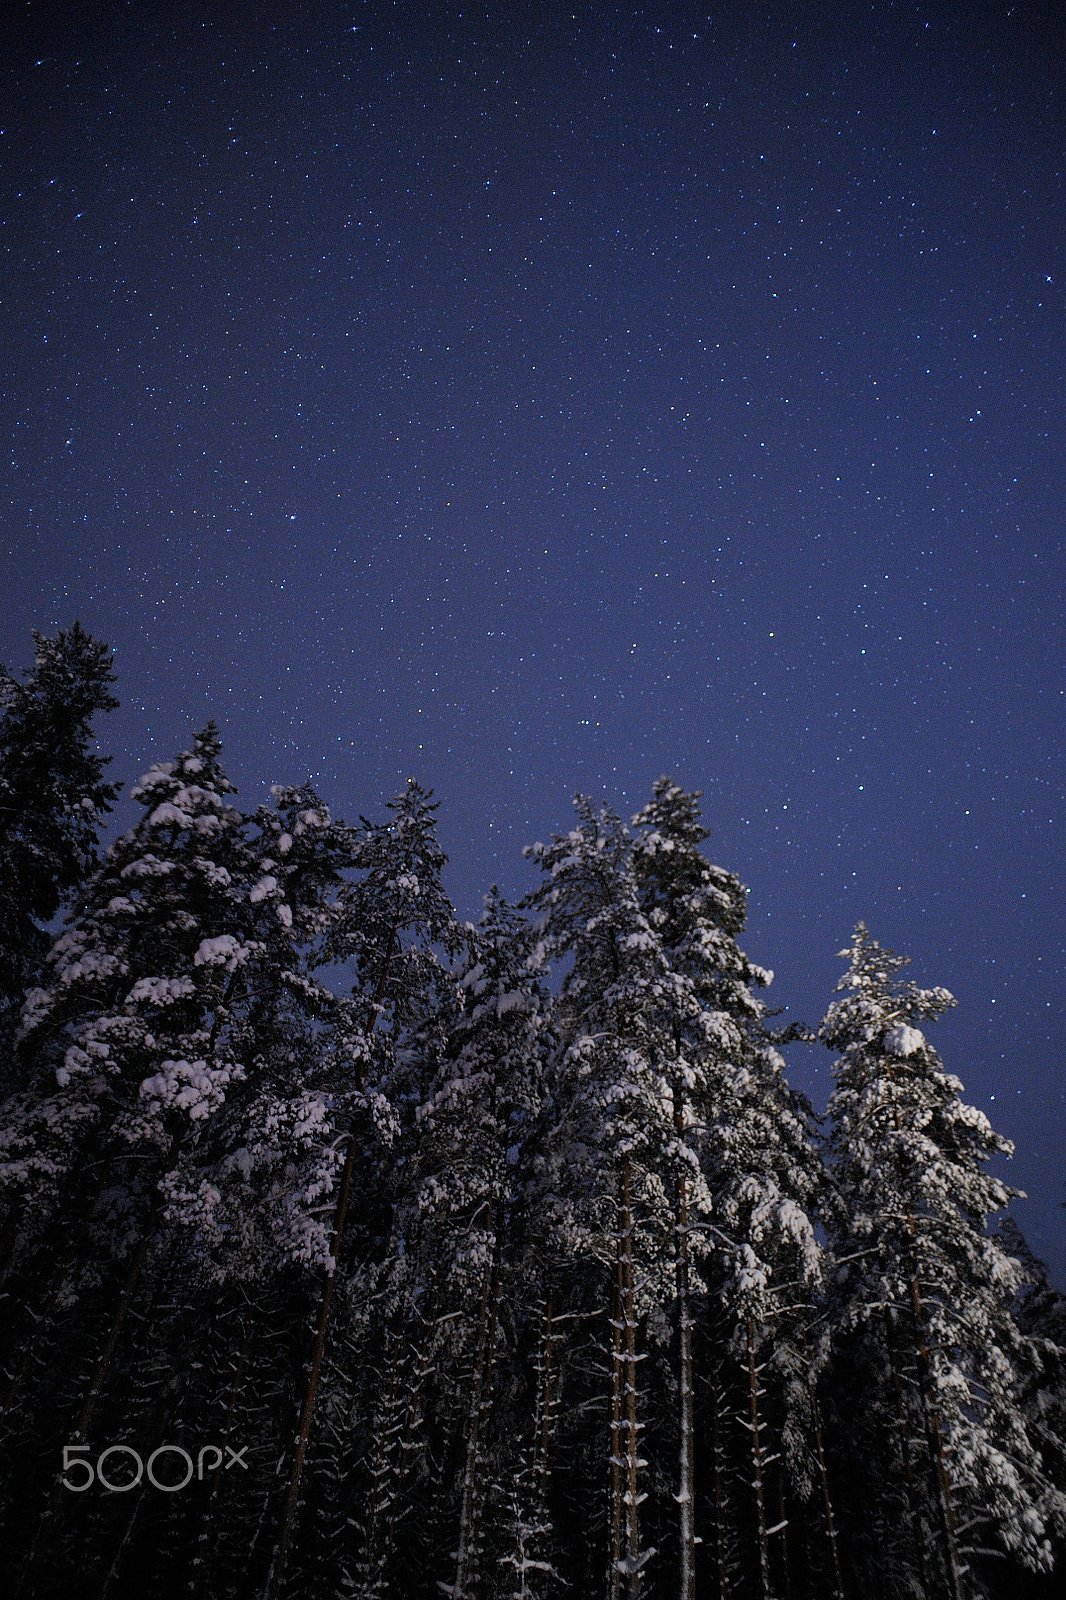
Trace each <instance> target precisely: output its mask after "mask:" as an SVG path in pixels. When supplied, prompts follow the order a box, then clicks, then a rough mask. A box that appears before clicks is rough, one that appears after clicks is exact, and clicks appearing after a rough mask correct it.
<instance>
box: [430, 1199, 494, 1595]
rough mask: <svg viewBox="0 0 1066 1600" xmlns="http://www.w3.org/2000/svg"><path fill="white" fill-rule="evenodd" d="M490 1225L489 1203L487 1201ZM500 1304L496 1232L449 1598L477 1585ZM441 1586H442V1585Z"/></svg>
mask: <svg viewBox="0 0 1066 1600" xmlns="http://www.w3.org/2000/svg"><path fill="white" fill-rule="evenodd" d="M489 1227H490V1228H491V1227H492V1206H491V1202H490V1205H489ZM499 1308H500V1237H499V1233H497V1234H496V1236H495V1238H494V1242H493V1248H492V1259H491V1261H490V1262H488V1263H487V1264H486V1267H485V1275H484V1279H483V1282H482V1286H481V1303H480V1308H479V1311H478V1333H477V1353H476V1356H475V1359H474V1383H473V1390H472V1394H471V1401H470V1423H469V1428H468V1431H467V1439H466V1469H465V1472H464V1474H463V1498H462V1506H461V1509H460V1513H459V1548H458V1550H457V1551H456V1555H455V1581H454V1583H453V1584H452V1585H451V1586H450V1587H449V1588H447V1589H443V1592H444V1593H446V1594H450V1595H451V1596H452V1600H471V1595H472V1594H473V1591H474V1589H475V1588H476V1587H477V1578H478V1571H477V1568H478V1555H479V1544H480V1526H481V1509H482V1494H481V1478H482V1453H483V1437H482V1436H483V1432H484V1426H485V1423H486V1421H487V1420H488V1416H487V1414H488V1410H489V1405H490V1390H491V1384H492V1372H493V1367H494V1365H495V1359H496V1322H497V1318H498V1315H499ZM442 1587H443V1586H442Z"/></svg>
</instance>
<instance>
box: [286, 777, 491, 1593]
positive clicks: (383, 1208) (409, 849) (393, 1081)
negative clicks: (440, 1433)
mask: <svg viewBox="0 0 1066 1600" xmlns="http://www.w3.org/2000/svg"><path fill="white" fill-rule="evenodd" d="M388 809H389V811H390V813H391V815H390V818H389V820H388V821H387V822H386V823H383V824H374V823H370V822H367V821H366V819H363V824H362V831H361V834H360V836H359V837H358V839H357V840H356V844H355V851H354V866H355V869H356V876H355V877H353V878H352V879H351V880H350V881H348V882H347V883H346V885H345V887H344V889H343V891H342V893H341V894H340V896H339V899H338V904H337V908H336V915H335V917H334V918H333V920H332V926H331V928H330V931H329V934H328V936H327V938H326V939H325V942H324V946H323V959H324V960H328V961H330V962H333V963H338V964H346V965H349V966H350V967H351V968H352V969H353V970H354V978H355V981H354V985H353V990H352V1000H353V1006H352V1016H353V1022H352V1025H351V1030H350V1040H349V1051H348V1054H349V1059H350V1061H351V1079H352V1082H351V1084H350V1087H351V1088H354V1090H355V1091H356V1092H357V1093H358V1094H359V1095H360V1096H362V1097H363V1098H365V1099H367V1100H368V1101H372V1102H373V1103H375V1104H378V1105H385V1106H387V1107H388V1112H387V1116H388V1120H389V1123H390V1129H391V1128H392V1127H393V1123H392V1118H393V1116H395V1118H396V1125H395V1131H396V1135H397V1138H396V1147H395V1149H394V1150H393V1152H392V1153H391V1155H390V1157H389V1160H390V1162H391V1163H392V1165H391V1167H390V1168H389V1170H388V1171H386V1170H385V1168H384V1167H383V1166H382V1163H381V1156H380V1152H379V1150H378V1149H377V1147H376V1146H374V1142H373V1141H370V1144H371V1146H373V1148H368V1147H367V1145H366V1144H365V1142H364V1141H361V1140H360V1138H359V1136H358V1134H359V1130H358V1129H352V1130H351V1131H350V1132H349V1134H348V1136H347V1138H346V1141H345V1143H346V1150H345V1154H344V1160H343V1163H342V1165H341V1167H340V1170H339V1174H338V1178H337V1182H336V1185H335V1187H334V1189H333V1190H332V1192H331V1197H330V1198H331V1200H332V1209H331V1212H330V1213H329V1214H328V1215H329V1222H328V1232H329V1236H330V1246H329V1251H328V1255H327V1257H326V1259H325V1262H324V1269H323V1282H322V1285H321V1290H320V1293H319V1295H318V1305H317V1310H316V1314H315V1323H314V1336H313V1340H312V1346H311V1355H310V1360H309V1362H308V1366H307V1375H306V1380H305V1382H304V1384H303V1385H302V1391H303V1392H302V1400H301V1403H300V1416H299V1422H298V1426H297V1432H296V1441H295V1446H294V1450H293V1455H292V1460H291V1466H290V1470H289V1475H288V1489H287V1493H286V1498H285V1504H284V1507H283V1509H282V1512H281V1518H280V1527H279V1533H278V1538H277V1544H276V1547H275V1551H274V1558H273V1562H272V1565H271V1573H270V1579H269V1583H268V1596H269V1600H276V1597H277V1596H279V1595H280V1594H281V1593H282V1590H283V1586H284V1584H285V1582H286V1569H287V1566H288V1561H289V1551H290V1547H291V1545H292V1541H293V1537H294V1534H295V1531H296V1524H297V1513H298V1507H299V1502H300V1487H301V1482H302V1478H303V1471H304V1463H305V1460H306V1458H307V1453H308V1448H309V1445H310V1442H311V1436H312V1429H313V1425H314V1417H315V1408H316V1403H317V1395H318V1388H319V1382H320V1378H321V1374H322V1367H323V1360H324V1356H325V1352H326V1344H327V1338H328V1335H329V1330H330V1320H331V1315H332V1311H333V1305H334V1294H335V1287H336V1283H337V1276H338V1264H339V1262H340V1260H341V1257H342V1255H343V1254H345V1253H348V1254H349V1255H350V1254H351V1248H352V1247H351V1242H350V1240H349V1239H348V1238H347V1236H346V1226H347V1223H348V1217H349V1202H350V1199H351V1195H352V1188H353V1180H354V1179H355V1176H356V1172H357V1168H360V1166H361V1165H362V1167H363V1168H364V1169H365V1170H364V1172H363V1177H364V1181H363V1183H362V1184H361V1186H360V1189H361V1199H362V1200H363V1201H364V1202H365V1204H364V1207H363V1208H362V1209H363V1213H364V1214H363V1216H362V1217H361V1218H360V1223H361V1232H362V1234H363V1239H362V1244H363V1250H362V1258H363V1260H364V1262H365V1261H366V1260H367V1258H368V1255H371V1254H372V1253H373V1252H374V1250H375V1249H376V1250H377V1251H378V1252H379V1260H380V1252H381V1251H382V1250H384V1249H386V1248H387V1244H388V1236H389V1233H390V1227H389V1223H388V1221H386V1220H385V1218H386V1216H387V1213H388V1210H389V1209H390V1203H391V1196H390V1195H389V1192H388V1191H389V1187H390V1183H391V1177H390V1175H389V1174H390V1172H394V1171H396V1170H402V1169H403V1168H405V1166H406V1163H407V1161H408V1160H409V1156H410V1140H409V1139H405V1134H409V1132H410V1130H411V1129H412V1128H413V1125H414V1115H415V1110H416V1108H417V1107H418V1105H419V1104H421V1102H422V1099H423V1098H424V1096H425V1092H426V1088H427V1085H428V1078H429V1075H430V1073H431V1071H432V1068H429V1069H428V1070H427V1068H426V1065H425V1063H426V1057H427V1049H428V1054H429V1056H430V1057H431V1058H432V1054H433V1051H432V1048H431V1047H427V1040H428V1039H430V1038H432V1037H433V1035H434V1034H435V1033H436V1034H438V1035H439V1034H440V1033H442V1032H443V1031H444V1030H445V1026H446V1018H447V1017H448V1016H449V1015H450V1014H451V1013H452V1012H453V1011H454V987H455V985H454V979H453V978H452V977H451V975H450V973H449V971H448V968H447V966H446V965H445V964H444V963H443V962H442V960H441V957H440V955H439V954H438V952H439V951H442V950H443V951H445V952H453V951H455V950H457V949H458V948H460V947H461V945H462V943H463V938H464V936H463V932H462V929H461V928H460V927H459V924H458V923H457V921H456V918H455V913H454V910H453V908H452V906H451V903H450V901H449V900H448V898H447V896H446V894H445V893H444V889H443V886H442V884H441V872H442V870H443V867H444V865H445V862H446V857H445V855H444V853H443V851H442V850H441V848H440V846H439V844H438V843H437V838H436V821H435V815H434V813H435V811H436V806H435V804H434V803H433V800H432V796H431V794H430V793H429V791H427V790H425V789H423V788H422V786H421V785H420V784H419V783H417V782H416V781H415V780H414V779H411V780H409V781H408V784H407V786H406V788H405V790H404V791H403V792H401V794H400V795H398V796H397V798H396V799H395V800H393V801H390V802H389V807H388ZM382 1021H383V1023H384V1026H383V1027H381V1028H379V1027H378V1024H379V1022H382ZM375 1034H376V1035H377V1038H378V1041H379V1043H378V1044H377V1045H375V1043H374V1041H373V1038H372V1036H374V1035H375ZM371 1073H373V1074H374V1076H373V1077H371ZM371 1169H374V1170H371ZM375 1226H377V1228H378V1233H377V1238H376V1240H375V1241H374V1242H370V1241H369V1240H368V1239H367V1234H368V1233H373V1231H374V1229H375ZM357 1259H358V1253H357Z"/></svg>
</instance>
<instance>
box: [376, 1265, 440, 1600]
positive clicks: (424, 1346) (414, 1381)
mask: <svg viewBox="0 0 1066 1600" xmlns="http://www.w3.org/2000/svg"><path fill="white" fill-rule="evenodd" d="M439 1279H440V1265H439V1263H437V1265H435V1266H434V1268H433V1280H432V1284H431V1287H430V1292H429V1298H428V1300H427V1303H426V1310H425V1313H424V1314H423V1318H422V1320H423V1324H424V1329H425V1331H424V1334H423V1337H422V1342H421V1344H420V1346H419V1350H418V1357H417V1360H416V1362H415V1370H414V1372H413V1374H412V1376H411V1382H410V1388H409V1390H408V1394H407V1406H406V1412H405V1416H404V1421H403V1431H402V1434H401V1437H400V1450H399V1455H398V1457H397V1459H396V1462H395V1464H394V1466H393V1468H392V1470H391V1472H390V1471H389V1470H388V1457H389V1454H390V1453H391V1450H392V1445H393V1430H392V1429H391V1427H390V1425H389V1415H390V1411H391V1404H390V1403H389V1402H390V1400H391V1395H390V1396H389V1397H388V1398H387V1401H386V1404H385V1406H384V1407H383V1408H382V1430H381V1434H380V1435H379V1439H378V1450H377V1457H378V1462H379V1463H380V1465H379V1466H378V1467H377V1468H376V1470H375V1478H376V1485H377V1487H376V1491H375V1499H374V1502H373V1504H372V1506H371V1510H370V1519H369V1526H368V1528H367V1534H366V1540H365V1543H364V1546H363V1550H362V1553H361V1555H360V1557H359V1567H358V1576H357V1588H356V1593H357V1594H358V1595H359V1596H360V1600H377V1597H378V1596H379V1595H381V1594H382V1593H383V1591H384V1588H385V1572H386V1568H387V1566H388V1562H389V1557H390V1556H391V1554H392V1547H393V1537H394V1533H395V1527H396V1502H397V1500H398V1499H399V1497H400V1491H401V1490H402V1488H403V1485H404V1482H405V1480H406V1477H407V1468H408V1464H409V1462H410V1459H411V1456H412V1454H413V1453H414V1448H415V1440H416V1437H417V1433H418V1420H419V1413H420V1409H421V1397H422V1385H423V1384H424V1382H425V1380H426V1377H427V1376H428V1374H429V1371H430V1366H431V1362H432V1356H433V1342H434V1338H435V1335H436V1331H437V1323H436V1320H435V1310H436V1304H437V1288H438V1284H439ZM401 1355H402V1347H401V1348H399V1349H398V1350H397V1353H396V1357H395V1360H394V1363H393V1369H392V1371H393V1377H392V1378H390V1389H391V1390H393V1391H394V1389H395V1387H396V1385H398V1380H399V1372H400V1360H401Z"/></svg>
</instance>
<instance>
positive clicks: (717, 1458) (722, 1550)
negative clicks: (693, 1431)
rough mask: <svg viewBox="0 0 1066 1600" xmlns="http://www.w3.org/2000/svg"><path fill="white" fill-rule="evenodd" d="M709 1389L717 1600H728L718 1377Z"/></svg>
mask: <svg viewBox="0 0 1066 1600" xmlns="http://www.w3.org/2000/svg"><path fill="white" fill-rule="evenodd" d="M709 1381H710V1389H711V1457H712V1460H713V1462H714V1525H715V1555H716V1556H717V1558H718V1595H719V1600H729V1594H730V1585H729V1559H728V1551H727V1549H726V1520H725V1519H726V1503H725V1460H724V1449H723V1443H722V1422H721V1417H722V1408H721V1395H720V1393H719V1389H718V1375H717V1373H712V1374H711V1377H710V1380H709Z"/></svg>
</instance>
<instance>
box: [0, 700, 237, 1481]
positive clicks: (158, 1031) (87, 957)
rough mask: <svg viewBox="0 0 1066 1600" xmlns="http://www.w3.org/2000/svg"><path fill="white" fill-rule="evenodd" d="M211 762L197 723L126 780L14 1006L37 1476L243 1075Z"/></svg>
mask: <svg viewBox="0 0 1066 1600" xmlns="http://www.w3.org/2000/svg"><path fill="white" fill-rule="evenodd" d="M218 758H219V741H218V736H217V734H216V732H215V730H214V729H213V728H211V727H209V728H208V729H206V730H205V732H204V733H203V734H201V735H200V736H199V737H198V738H197V739H196V741H195V743H194V745H193V748H192V749H190V750H187V751H185V752H183V754H182V755H180V756H179V757H178V759H177V761H176V762H167V763H162V764H159V765H157V766H155V767H153V768H152V769H151V770H150V771H149V772H148V773H147V774H146V775H145V777H144V778H143V779H142V780H141V782H140V784H139V785H138V786H137V787H136V788H135V789H134V791H133V796H134V798H135V799H138V800H139V801H140V802H141V804H142V806H143V807H144V815H143V817H142V819H141V821H140V822H139V823H138V824H137V826H136V827H135V828H133V829H132V830H131V831H130V832H129V833H127V834H125V835H124V836H123V837H122V838H121V839H119V840H118V841H117V842H116V844H114V845H113V846H112V847H111V849H110V850H109V852H108V855H107V858H106V860H105V862H104V863H103V865H102V866H101V867H100V868H99V870H98V871H97V873H96V874H95V875H94V877H93V878H92V880H91V881H90V883H89V884H88V885H87V886H86V889H85V891H84V892H83V895H82V898H81V904H80V908H79V910H78V912H77V914H76V915H75V916H74V917H73V918H72V919H71V921H70V922H69V924H68V926H67V927H66V929H65V930H64V931H63V933H62V934H61V935H60V937H59V938H58V939H57V940H56V943H55V945H54V946H53V949H52V951H51V952H50V955H49V958H48V967H49V977H50V983H49V986H48V987H47V988H42V989H39V990H36V991H34V992H32V993H31V994H30V995H29V997H28V998H27V1001H26V1003H25V1006H24V1010H23V1035H22V1041H21V1046H20V1048H21V1050H22V1051H23V1055H24V1059H25V1061H26V1068H27V1073H28V1081H27V1085H26V1087H25V1089H24V1090H22V1091H21V1092H20V1093H19V1094H17V1095H15V1096H13V1097H11V1099H10V1100H9V1101H8V1102H7V1103H6V1105H5V1107H4V1116H3V1125H4V1136H3V1151H4V1161H3V1165H2V1167H0V1183H2V1184H3V1188H4V1190H5V1199H6V1200H7V1203H8V1204H9V1205H10V1206H11V1208H12V1213H13V1215H14V1216H15V1217H16V1218H17V1223H16V1254H15V1258H14V1263H13V1268H12V1277H11V1280H10V1281H11V1287H12V1289H13V1291H14V1292H15V1294H16V1295H18V1297H19V1298H20V1299H21V1300H22V1301H23V1302H24V1303H25V1304H26V1305H27V1309H28V1311H29V1313H30V1316H29V1320H28V1322H25V1323H23V1324H22V1325H21V1337H20V1341H19V1342H21V1344H23V1345H28V1346H30V1347H31V1348H34V1349H36V1348H38V1347H41V1346H42V1343H45V1344H49V1345H50V1347H51V1349H52V1356H51V1360H50V1362H49V1364H48V1366H49V1370H50V1371H51V1372H52V1374H53V1378H52V1380H51V1381H50V1382H49V1383H47V1384H42V1383H41V1382H40V1380H39V1378H38V1380H37V1381H36V1382H35V1383H34V1384H33V1386H32V1390H30V1389H29V1387H28V1386H25V1385H24V1386H23V1387H22V1390H21V1393H19V1392H18V1390H19V1380H20V1377H21V1375H22V1372H23V1368H24V1366H25V1362H24V1361H22V1362H21V1363H20V1362H19V1354H18V1343H16V1351H15V1364H16V1369H15V1371H14V1372H13V1374H12V1385H11V1387H12V1389H13V1390H14V1391H16V1392H15V1393H13V1394H10V1395H9V1397H8V1398H9V1405H10V1409H9V1421H11V1420H12V1419H13V1420H14V1421H15V1422H17V1423H21V1425H23V1426H30V1427H31V1429H32V1432H33V1434H34V1436H35V1437H36V1439H37V1445H36V1450H35V1456H36V1459H37V1460H38V1461H39V1462H40V1463H41V1466H42V1470H44V1471H45V1472H46V1476H47V1477H50V1476H51V1474H50V1471H48V1470H47V1469H48V1468H50V1459H47V1460H46V1458H47V1457H48V1455H49V1450H50V1448H51V1445H52V1444H54V1442H55V1439H56V1438H57V1437H59V1436H61V1442H63V1443H71V1442H73V1443H75V1444H77V1443H80V1442H81V1441H82V1440H84V1438H85V1437H86V1434H87V1433H88V1431H89V1428H90V1426H91V1424H92V1422H93V1417H94V1414H95V1412H96V1409H97V1406H98V1404H99V1403H100V1401H101V1399H102V1398H103V1396H104V1394H105V1392H106V1389H107V1387H108V1384H109V1381H110V1375H111V1368H112V1365H113V1363H114V1361H115V1360H116V1357H117V1354H118V1351H119V1347H120V1340H121V1338H122V1335H123V1331H124V1326H125V1324H126V1321H127V1318H128V1316H129V1313H130V1310H131V1308H132V1307H133V1305H134V1302H135V1299H136V1296H137V1295H138V1293H139V1291H140V1286H141V1280H142V1277H143V1275H144V1272H145V1269H146V1266H148V1264H149V1262H150V1258H151V1257H152V1254H153V1250H154V1248H155V1246H156V1243H157V1240H158V1239H159V1237H160V1235H161V1233H162V1232H163V1231H164V1213H165V1211H166V1208H167V1204H168V1198H170V1197H171V1195H172V1192H173V1185H174V1184H175V1183H179V1182H180V1181H181V1175H182V1170H183V1164H185V1163H186V1162H187V1161H188V1160H189V1158H190V1156H191V1153H192V1151H193V1150H194V1148H195V1146H196V1144H197V1142H198V1140H199V1138H200V1137H201V1136H202V1134H203V1131H204V1129H205V1128H206V1126H207V1125H208V1123H209V1122H210V1119H211V1118H212V1117H213V1116H215V1115H216V1114H217V1113H218V1112H219V1110H220V1109H221V1107H222V1106H223V1105H224V1104H225V1102H226V1098H227V1095H228V1094H229V1093H230V1091H231V1089H232V1087H233V1086H234V1085H235V1084H236V1083H238V1082H239V1081H240V1080H241V1079H242V1078H243V1077H244V1074H245V1066H246V1063H245V1061H244V1060H243V1059H242V1051H241V1050H240V1049H239V1048H238V1034H239V1033H240V1022H239V1018H240V1017H241V1015H242V1012H243V1010H244V1007H245V1004H246V1000H247V994H248V989H247V973H248V968H249V964H250V963H251V962H252V961H253V960H254V959H255V957H256V956H257V955H258V953H259V950H260V943H259V941H257V940H256V938H255V930H254V926H253V916H252V913H253V911H254V907H253V906H252V904H251V900H250V893H251V889H252V887H253V885H254V884H255V882H256V881H257V879H258V877H259V876H260V874H259V873H258V871H257V870H256V862H255V860H254V859H253V858H252V856H251V855H250V852H249V851H248V848H247V844H246V841H245V839H244V832H243V826H244V819H243V818H242V816H241V815H240V813H239V812H238V811H237V810H236V809H235V808H234V807H233V806H231V805H230V804H229V800H228V796H229V794H230V793H231V790H232V786H231V784H230V783H229V781H228V779H227V778H226V777H225V775H224V773H223V772H222V769H221V767H220V765H219V759H218ZM193 1187H194V1188H195V1187H196V1185H195V1184H194V1185H193ZM200 1199H201V1200H202V1202H203V1203H204V1204H205V1205H206V1204H209V1201H210V1196H209V1194H207V1193H206V1192H205V1191H200ZM54 1260H57V1261H58V1267H56V1266H54V1265H53V1262H54ZM60 1350H62V1351H63V1354H62V1355H60V1354H59V1353H58V1352H59V1351H60ZM75 1352H77V1353H75ZM81 1352H88V1353H89V1357H90V1368H89V1369H87V1368H86V1365H85V1357H84V1355H83V1354H81ZM34 1362H35V1368H36V1369H37V1370H38V1371H39V1367H40V1361H39V1357H36V1356H35V1358H34ZM75 1395H78V1398H77V1399H75ZM55 1449H56V1450H58V1444H55ZM29 1488H30V1485H29V1483H27V1492H29ZM19 1499H20V1501H21V1499H22V1497H21V1496H20V1497H19ZM23 1503H24V1502H23Z"/></svg>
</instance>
